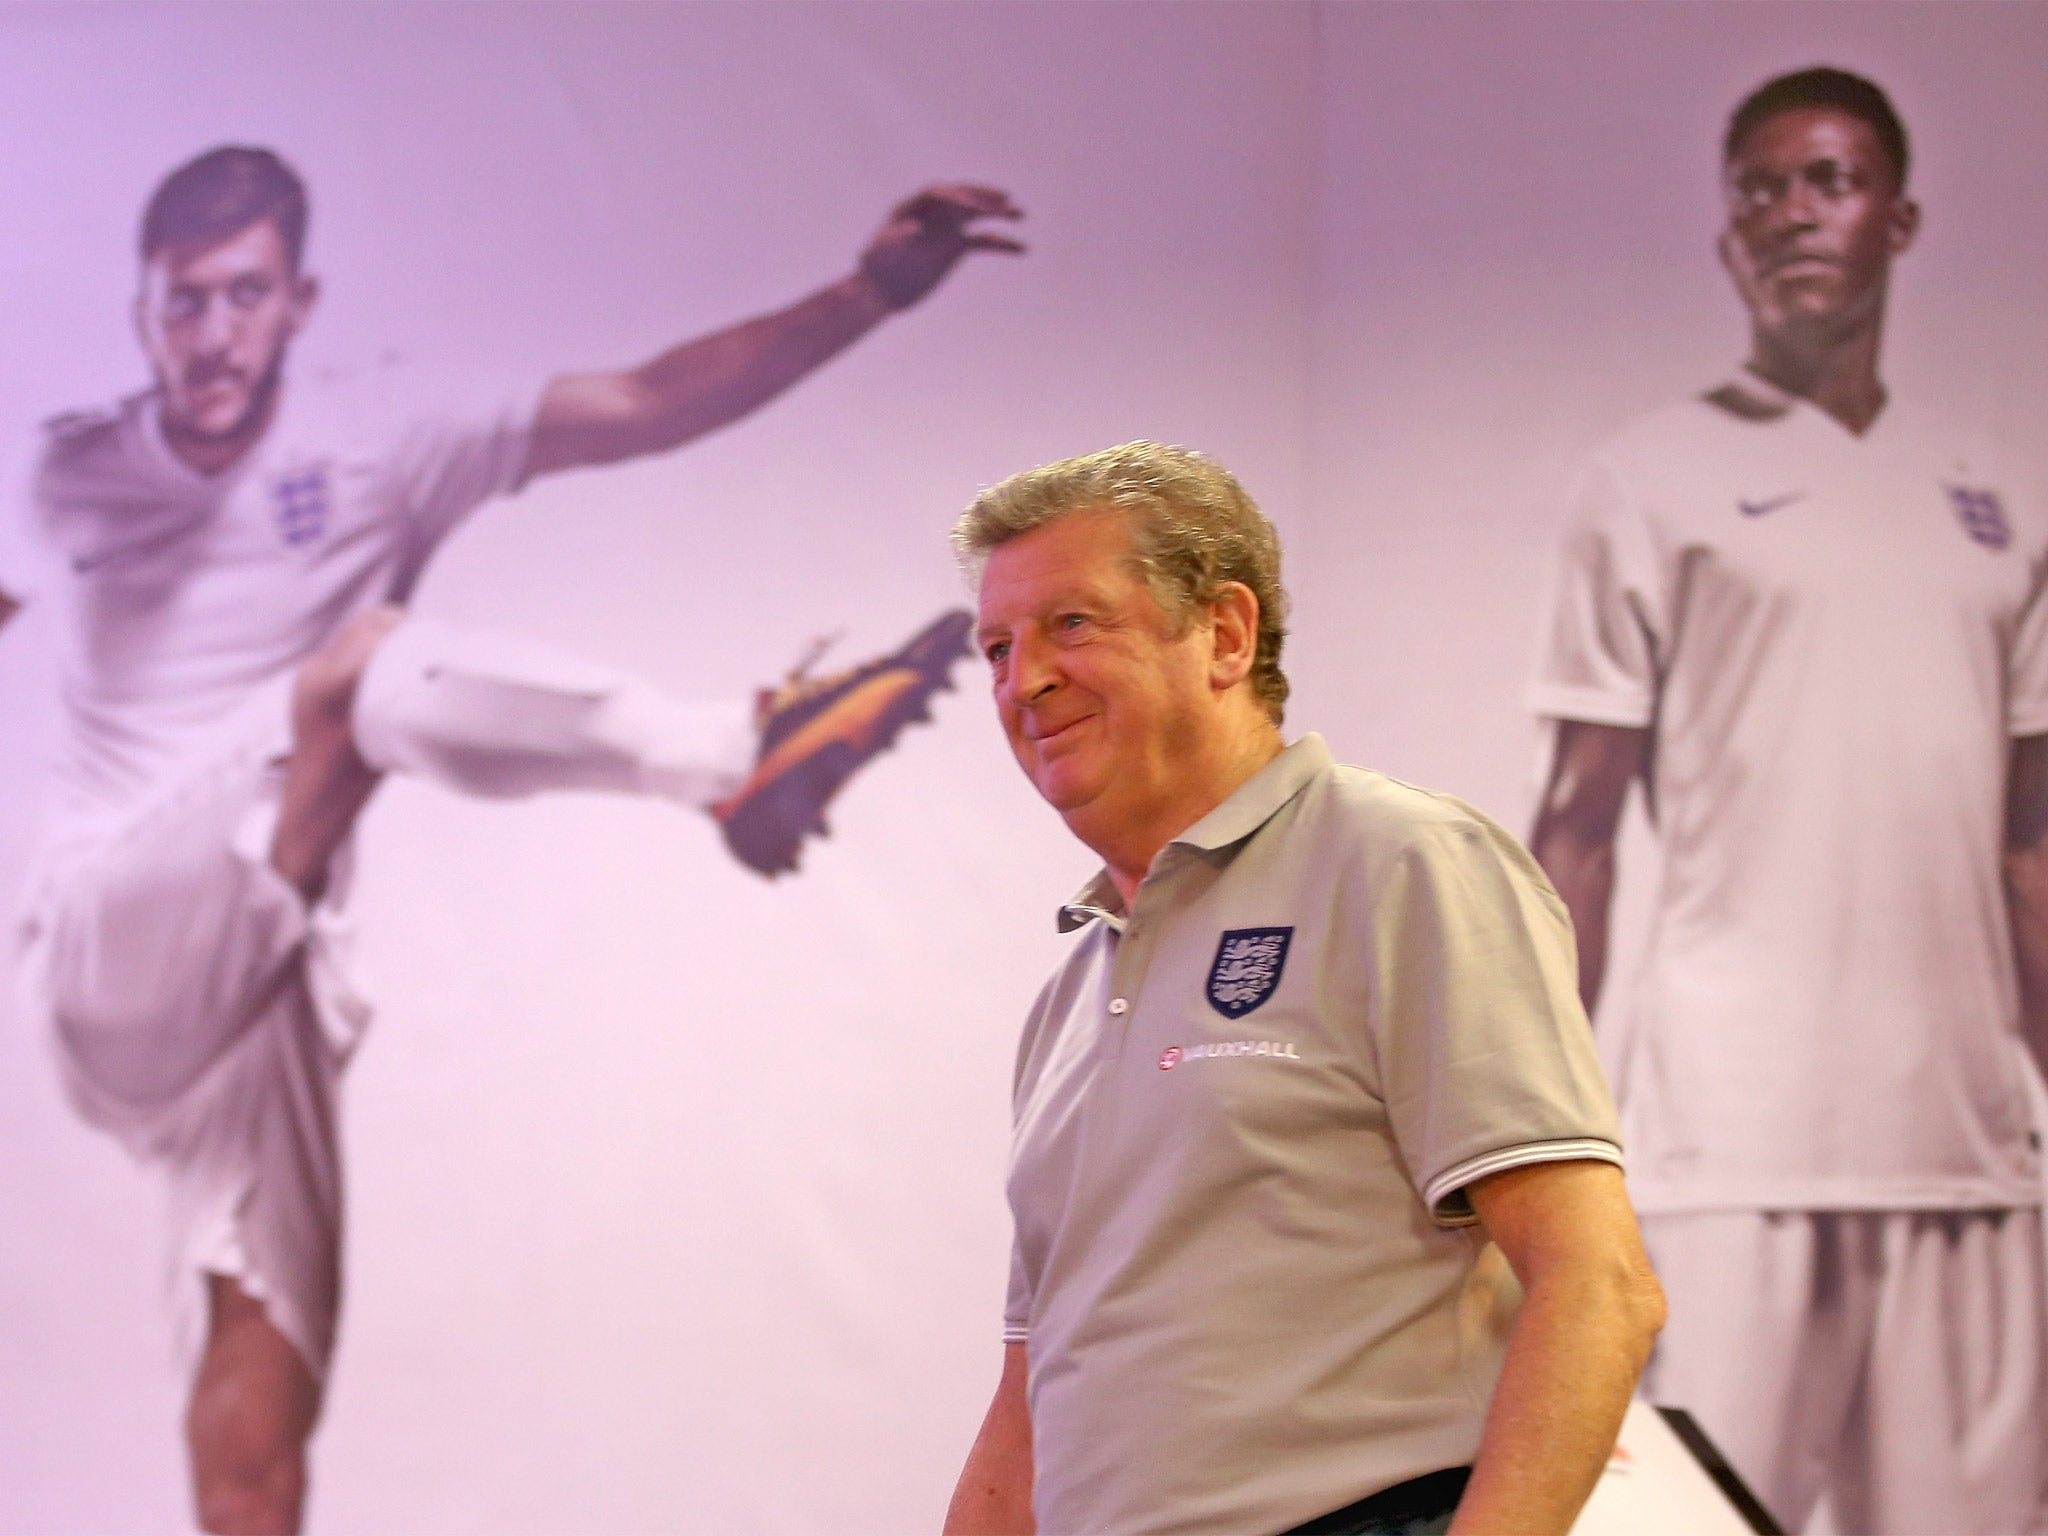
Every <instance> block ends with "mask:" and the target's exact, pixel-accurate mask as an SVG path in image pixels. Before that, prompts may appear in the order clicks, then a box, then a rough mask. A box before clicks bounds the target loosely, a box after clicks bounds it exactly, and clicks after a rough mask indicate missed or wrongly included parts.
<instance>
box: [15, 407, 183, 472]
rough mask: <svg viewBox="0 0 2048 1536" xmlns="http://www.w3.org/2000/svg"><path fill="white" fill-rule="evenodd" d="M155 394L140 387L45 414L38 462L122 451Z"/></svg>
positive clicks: (53, 462) (57, 462)
mask: <svg viewBox="0 0 2048 1536" xmlns="http://www.w3.org/2000/svg"><path fill="white" fill-rule="evenodd" d="M153 395H154V391H152V390H146V389H145V390H138V391H136V392H135V393H134V394H131V395H124V396H122V397H120V398H119V399H116V400H112V401H107V402H103V403H101V404H98V405H85V406H78V407H75V408H74V409H71V410H66V411H58V412H57V413H56V414H54V415H52V416H46V417H45V418H43V422H42V429H41V432H40V433H39V435H38V438H37V443H36V451H37V461H38V462H39V463H40V464H43V465H47V466H58V467H63V466H69V465H75V464H79V463H85V462H90V461H93V460H95V459H104V458H106V457H107V456H108V455H110V454H116V453H120V452H122V451H123V449H124V448H125V447H126V444H125V442H124V439H125V438H126V437H127V435H128V432H129V430H130V429H131V428H132V427H133V426H134V424H135V421H136V418H137V417H138V416H139V414H140V413H141V411H142V410H143V408H144V407H145V406H146V405H147V403H148V402H149V400H150V399H151V398H152V397H153Z"/></svg>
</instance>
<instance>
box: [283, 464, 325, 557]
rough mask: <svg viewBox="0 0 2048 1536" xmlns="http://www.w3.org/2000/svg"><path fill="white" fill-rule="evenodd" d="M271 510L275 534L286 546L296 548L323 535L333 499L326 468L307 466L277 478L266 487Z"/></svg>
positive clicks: (317, 465) (319, 465)
mask: <svg viewBox="0 0 2048 1536" xmlns="http://www.w3.org/2000/svg"><path fill="white" fill-rule="evenodd" d="M270 501H271V510H272V511H273V512H274V513H275V514H276V517H277V532H278V536H279V537H280V538H282V539H283V540H284V541H285V543H286V544H287V545H289V546H290V547H291V548H293V549H298V548H300V547H302V546H304V545H307V544H311V543H313V542H315V541H316V540H318V539H319V538H320V536H321V535H322V534H324V533H326V532H327V517H328V512H329V509H330V507H331V505H332V501H333V498H332V496H331V495H330V493H329V491H328V486H327V466H326V465H325V464H314V465H310V466H308V467H307V468H305V469H295V470H292V471H291V472H289V473H288V474H283V475H279V476H278V477H277V479H276V480H274V481H272V482H271V486H270Z"/></svg>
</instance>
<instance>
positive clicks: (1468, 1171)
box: [1422, 1136, 1621, 1225]
mask: <svg viewBox="0 0 2048 1536" xmlns="http://www.w3.org/2000/svg"><path fill="white" fill-rule="evenodd" d="M1583 1158H1591V1159H1593V1160H1595V1161H1598V1162H1603V1163H1613V1164H1614V1165H1615V1166H1616V1167H1617V1168H1618V1167H1620V1166H1621V1148H1619V1147H1617V1146H1616V1145H1615V1144H1614V1143H1613V1142H1611V1141H1602V1140H1600V1139H1599V1138H1597V1137H1593V1136H1584V1137H1579V1138H1577V1139H1574V1140H1571V1141H1535V1142H1529V1143H1527V1144H1525V1145H1523V1146H1519V1147H1502V1148H1500V1149H1499V1150H1498V1151H1494V1152H1482V1153H1481V1154H1480V1155H1479V1156H1477V1157H1468V1158H1466V1159H1465V1161H1464V1162H1462V1163H1459V1164H1458V1165H1457V1166H1456V1167H1455V1168H1448V1169H1446V1170H1445V1171H1444V1172H1442V1173H1440V1174H1438V1175H1437V1176H1436V1177H1435V1178H1433V1179H1431V1180H1430V1181H1429V1184H1428V1186H1427V1187H1426V1188H1425V1189H1424V1190H1423V1192H1422V1199H1423V1203H1424V1204H1426V1205H1427V1206H1428V1207H1429V1209H1430V1211H1431V1213H1432V1214H1433V1215H1435V1216H1436V1217H1437V1219H1438V1220H1439V1221H1443V1220H1446V1219H1448V1220H1449V1221H1451V1222H1453V1223H1454V1224H1457V1225H1464V1224H1466V1223H1468V1222H1471V1221H1475V1220H1477V1219H1478V1218H1477V1217H1475V1216H1472V1215H1470V1214H1468V1212H1467V1211H1466V1210H1463V1209H1459V1208H1456V1207H1454V1208H1453V1209H1452V1210H1450V1211H1444V1210H1442V1209H1440V1207H1442V1206H1443V1205H1444V1204H1445V1202H1446V1201H1448V1200H1449V1199H1450V1198H1451V1197H1452V1196H1453V1195H1455V1194H1457V1193H1458V1191H1460V1190H1461V1189H1463V1188H1464V1187H1465V1186H1466V1185H1468V1184H1476V1183H1478V1182H1479V1180H1481V1179H1483V1178H1486V1177H1487V1176H1488V1175H1490V1174H1496V1173H1505V1172H1506V1171H1507V1170H1508V1169H1510V1168H1523V1167H1527V1166H1529V1165H1530V1164H1532V1163H1565V1162H1572V1161H1576V1160H1578V1159H1583ZM1465 1205H1466V1202H1464V1201H1460V1202H1458V1207H1464V1206H1465Z"/></svg>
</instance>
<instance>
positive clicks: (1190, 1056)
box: [1159, 1040, 1301, 1072]
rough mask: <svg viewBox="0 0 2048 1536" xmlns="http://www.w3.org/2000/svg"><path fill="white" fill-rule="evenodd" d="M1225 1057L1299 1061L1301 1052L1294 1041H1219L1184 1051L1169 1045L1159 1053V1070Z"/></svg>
mask: <svg viewBox="0 0 2048 1536" xmlns="http://www.w3.org/2000/svg"><path fill="white" fill-rule="evenodd" d="M1224 1056H1274V1057H1278V1058H1279V1059H1281V1060H1282V1061H1299V1060H1301V1052H1299V1051H1297V1050H1296V1049H1295V1048H1294V1042H1293V1041H1292V1040H1217V1041H1213V1042H1212V1043H1210V1044H1208V1045H1191V1046H1189V1047H1187V1048H1186V1049H1185V1050H1183V1049H1182V1048H1181V1047H1179V1046H1177V1045H1169V1046H1168V1047H1167V1048H1166V1049H1165V1050H1163V1051H1161V1052H1160V1053H1159V1070H1160V1071H1162V1072H1171V1071H1172V1070H1173V1069H1174V1068H1175V1067H1177V1066H1179V1065H1180V1064H1181V1063H1182V1062H1184V1061H1205V1060H1206V1061H1213V1060H1216V1059H1217V1058H1219V1057H1224Z"/></svg>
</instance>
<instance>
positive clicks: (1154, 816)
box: [1067, 714, 1285, 912]
mask: <svg viewBox="0 0 2048 1536" xmlns="http://www.w3.org/2000/svg"><path fill="white" fill-rule="evenodd" d="M1284 746H1285V743H1284V742H1283V741H1282V740H1281V737H1280V730H1279V727H1277V726H1274V725H1272V724H1270V723H1265V722H1264V717H1263V714H1262V715H1261V727H1260V728H1256V729H1252V730H1248V731H1246V732H1244V733H1243V734H1241V735H1239V736H1236V737H1234V738H1233V739H1232V740H1231V741H1230V742H1229V743H1227V744H1225V745H1224V746H1222V747H1221V748H1220V750H1218V751H1216V752H1215V753H1214V754H1212V755H1208V756H1207V757H1206V758H1205V759H1204V760H1202V761H1199V762H1189V763H1188V764H1187V765H1186V770H1185V774H1184V777H1183V778H1182V780H1181V783H1182V785H1183V786H1184V788H1183V789H1182V791H1181V792H1180V793H1178V794H1176V795H1175V796H1174V798H1173V799H1172V800H1171V801H1170V802H1166V803H1163V804H1161V805H1159V806H1157V807H1154V808H1152V809H1151V810H1150V812H1149V814H1147V815H1146V816H1145V817H1144V819H1143V821H1142V822H1134V821H1131V820H1128V819H1124V820H1121V821H1120V822H1119V823H1118V824H1117V825H1115V826H1107V827H1098V826H1095V825H1092V824H1090V822H1089V818H1088V817H1087V815H1086V813H1085V812H1083V813H1080V814H1077V815H1076V816H1073V817H1070V818H1068V820H1067V826H1068V828H1069V829H1070V830H1071V831H1072V832H1073V834H1074V835H1075V836H1076V837H1078V838H1080V840H1081V841H1082V842H1084V843H1086V844H1087V845H1088V846H1089V847H1090V848H1092V849H1094V850H1095V852H1096V853H1097V854H1099V855H1100V856H1101V858H1102V862H1103V864H1104V866H1105V867H1106V868H1107V870H1108V872H1109V879H1110V883H1111V884H1112V885H1114V886H1115V887H1116V890H1117V894H1118V895H1119V896H1121V897H1122V898H1123V904H1124V910H1125V911H1126V912H1128V911H1130V910H1131V909H1132V907H1133V905H1134V904H1135V903H1136V902H1137V899H1138V887H1139V885H1140V884H1142V883H1143V881H1144V879H1145V875H1146V873H1147V872H1148V871H1149V870H1150V869H1151V868H1152V861H1153V860H1154V859H1156V858H1158V857H1159V853H1160V850H1161V849H1163V848H1165V847H1166V845H1167V844H1168V843H1170V842H1172V841H1173V840H1174V839H1175V838H1177V837H1179V836H1180V835H1181V834H1182V833H1183V832H1185V831H1187V829H1188V828H1189V827H1192V826H1193V825H1194V824H1195V823H1196V822H1198V821H1200V820H1201V819H1202V818H1203V817H1204V816H1207V815H1208V814H1209V813H1210V812H1211V811H1213V810H1215V809H1216V807H1217V806H1219V805H1221V804H1222V803H1223V802H1224V801H1226V800H1228V799H1229V798H1230V797H1231V796H1232V795H1234V794H1236V793H1237V792H1238V790H1240V789H1242V788H1243V787H1244V785H1245V784H1246V783H1247V782H1248V781H1249V780H1250V779H1251V778H1252V777H1253V775H1255V774H1257V773H1258V771H1259V770H1260V769H1262V768H1264V767H1265V766H1266V765H1267V764H1268V763H1270V762H1272V761H1273V759H1274V758H1276V757H1278V756H1279V755H1280V753H1281V750H1282V749H1283V747H1284Z"/></svg>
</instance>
